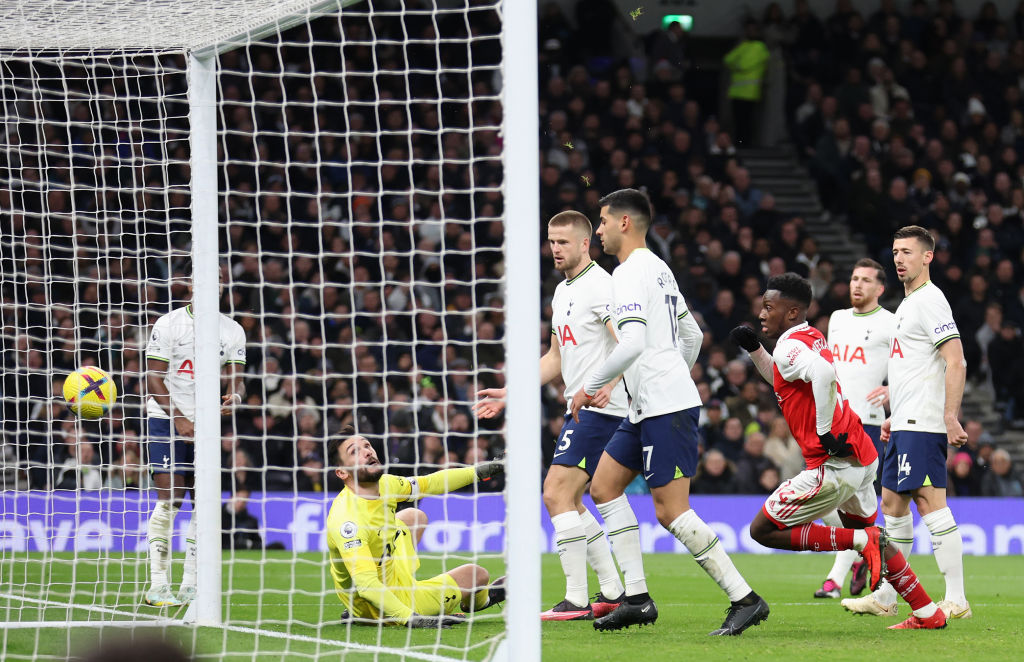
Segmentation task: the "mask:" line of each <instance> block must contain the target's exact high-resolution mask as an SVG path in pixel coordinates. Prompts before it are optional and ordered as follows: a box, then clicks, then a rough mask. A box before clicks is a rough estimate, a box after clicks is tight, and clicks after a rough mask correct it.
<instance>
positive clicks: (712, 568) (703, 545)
mask: <svg viewBox="0 0 1024 662" xmlns="http://www.w3.org/2000/svg"><path fill="white" fill-rule="evenodd" d="M668 530H669V531H670V532H671V533H672V535H674V536H675V537H676V539H677V540H679V542H681V543H683V544H684V545H686V548H687V549H688V550H690V553H691V554H693V560H694V561H696V562H697V564H698V565H700V567H702V568H704V572H706V573H708V575H710V576H711V579H714V580H715V581H716V582H717V583H718V585H719V586H721V587H722V590H723V591H725V593H726V595H728V596H729V601H730V602H737V601H739V600H742V599H743V598H745V597H746V596H747V595H749V594H750V586H749V585H748V584H747V582H746V581H744V579H743V576H742V575H741V574H740V572H739V570H737V569H736V566H735V565H733V563H732V559H730V558H729V555H728V554H726V553H725V550H724V549H722V545H721V544H720V543H719V542H718V536H716V535H715V532H714V531H712V530H711V527H710V526H708V525H707V524H705V523H704V520H702V519H701V518H700V516H698V515H697V513H696V512H695V511H694V510H693V509H692V508H691V509H690V510H687V511H686V512H685V513H683V514H682V515H680V516H679V517H677V518H676V519H675V521H673V522H672V523H671V524H669V525H668Z"/></svg>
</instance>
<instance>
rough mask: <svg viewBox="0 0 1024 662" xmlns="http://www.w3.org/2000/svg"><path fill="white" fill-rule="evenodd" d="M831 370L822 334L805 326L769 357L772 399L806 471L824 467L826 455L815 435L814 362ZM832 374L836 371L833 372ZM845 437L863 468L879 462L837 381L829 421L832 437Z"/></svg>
mask: <svg viewBox="0 0 1024 662" xmlns="http://www.w3.org/2000/svg"><path fill="white" fill-rule="evenodd" d="M822 360H823V361H827V362H828V364H829V366H830V367H832V366H833V362H832V352H831V351H829V347H828V341H826V340H825V336H823V335H821V332H820V331H818V330H817V329H815V328H814V327H812V326H810V325H808V324H807V323H806V322H804V323H803V324H801V325H799V326H795V327H793V328H791V329H789V330H788V331H786V332H785V333H784V334H782V337H781V338H779V342H778V344H777V345H776V346H775V351H774V352H773V354H772V374H773V375H774V387H775V397H777V398H778V400H779V406H780V407H782V415H783V416H784V417H785V418H786V422H787V423H789V429H790V431H791V432H792V433H793V437H794V438H795V439H796V441H797V443H799V444H800V450H802V451H803V454H804V460H805V461H806V462H807V468H808V469H815V468H817V467H819V466H821V465H822V464H824V463H825V460H827V459H828V458H829V456H828V453H827V452H825V449H823V448H822V447H821V442H820V441H818V433H817V409H816V407H815V404H814V391H813V390H812V388H811V375H812V374H813V371H812V368H813V366H814V364H815V362H817V361H822ZM832 369H833V371H834V370H835V369H834V368H832ZM844 432H845V433H847V435H848V437H847V439H846V441H847V443H849V444H850V445H851V446H853V456H854V457H855V458H856V459H857V461H858V462H860V463H861V465H863V466H867V465H869V464H871V463H872V462H874V461H875V460H876V459H877V458H878V453H877V452H875V446H874V444H873V443H872V441H871V437H869V436H868V435H867V433H866V432H864V428H863V427H862V426H861V422H860V418H859V417H858V416H857V414H855V413H854V411H853V409H852V408H851V407H850V404H849V403H848V402H846V400H844V398H843V391H842V389H841V388H840V387H839V381H838V380H836V409H835V413H834V414H833V417H832V434H834V435H835V436H836V437H839V435H840V434H842V433H844Z"/></svg>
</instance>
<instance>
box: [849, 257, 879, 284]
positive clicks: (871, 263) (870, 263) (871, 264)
mask: <svg viewBox="0 0 1024 662" xmlns="http://www.w3.org/2000/svg"><path fill="white" fill-rule="evenodd" d="M857 267H867V268H869V269H874V270H876V271H877V272H878V274H877V275H876V276H875V279H876V280H877V281H878V282H879V283H881V284H882V287H885V267H883V266H882V265H881V264H879V263H878V262H877V261H875V260H872V259H871V258H869V257H862V258H861V259H859V260H857V263H856V264H854V265H853V268H854V269H856V268H857Z"/></svg>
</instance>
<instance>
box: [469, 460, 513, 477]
mask: <svg viewBox="0 0 1024 662" xmlns="http://www.w3.org/2000/svg"><path fill="white" fill-rule="evenodd" d="M473 468H474V469H476V479H477V480H487V479H489V478H491V477H492V476H496V475H498V474H500V473H502V472H504V471H505V456H504V455H502V456H501V457H499V458H498V459H497V460H491V461H490V462H481V463H480V464H478V465H476V466H474V467H473Z"/></svg>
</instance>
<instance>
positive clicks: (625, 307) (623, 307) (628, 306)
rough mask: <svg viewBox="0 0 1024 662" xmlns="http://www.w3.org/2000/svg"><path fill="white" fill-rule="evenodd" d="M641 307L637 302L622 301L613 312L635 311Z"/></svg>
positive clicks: (619, 313) (617, 313) (641, 308)
mask: <svg viewBox="0 0 1024 662" xmlns="http://www.w3.org/2000/svg"><path fill="white" fill-rule="evenodd" d="M643 309H644V308H643V306H641V305H640V304H638V303H624V304H622V305H621V306H619V307H618V308H616V309H615V314H616V315H621V314H622V313H635V312H639V311H641V310H643Z"/></svg>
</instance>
